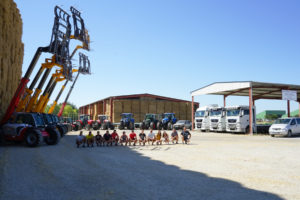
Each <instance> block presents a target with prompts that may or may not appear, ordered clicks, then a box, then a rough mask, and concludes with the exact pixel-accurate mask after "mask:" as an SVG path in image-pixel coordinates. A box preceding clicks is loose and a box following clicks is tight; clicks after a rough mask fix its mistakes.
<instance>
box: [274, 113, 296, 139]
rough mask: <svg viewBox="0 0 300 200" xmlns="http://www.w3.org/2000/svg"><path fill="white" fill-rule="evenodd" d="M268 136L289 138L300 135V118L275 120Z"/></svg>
mask: <svg viewBox="0 0 300 200" xmlns="http://www.w3.org/2000/svg"><path fill="white" fill-rule="evenodd" d="M269 134H270V135H271V136H272V137H274V136H275V135H282V136H288V137H291V136H293V135H296V134H300V118H296V117H290V118H281V119H277V120H276V121H275V123H274V124H272V126H271V127H270V129H269Z"/></svg>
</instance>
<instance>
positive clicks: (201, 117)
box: [195, 104, 218, 131]
mask: <svg viewBox="0 0 300 200" xmlns="http://www.w3.org/2000/svg"><path fill="white" fill-rule="evenodd" d="M214 107H218V105H216V104H213V105H209V106H203V107H200V108H198V109H197V111H196V113H195V128H196V130H201V131H207V130H209V125H210V120H209V111H210V109H211V108H214Z"/></svg>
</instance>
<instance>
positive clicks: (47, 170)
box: [0, 132, 300, 200]
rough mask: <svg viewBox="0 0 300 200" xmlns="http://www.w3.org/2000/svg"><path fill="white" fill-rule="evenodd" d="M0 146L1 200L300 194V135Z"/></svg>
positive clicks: (280, 196)
mask: <svg viewBox="0 0 300 200" xmlns="http://www.w3.org/2000/svg"><path fill="white" fill-rule="evenodd" d="M77 134H78V132H71V133H69V134H68V135H67V136H65V137H64V138H63V139H62V140H61V142H60V143H59V144H58V145H56V146H47V145H42V146H41V147H38V148H28V147H25V146H24V145H12V144H11V145H10V144H8V145H6V146H2V147H0V199H1V200H2V199H5V200H14V199H22V200H27V199H30V200H35V199H36V200H40V199H55V200H60V199H63V200H67V199H72V200H73V199H74V200H76V199H88V200H89V199H95V200H96V199H222V200H226V199H230V200H232V199H243V200H244V199H255V200H260V199H267V200H273V199H274V200H275V199H276V200H277V199H300V190H299V184H300V159H299V153H300V145H299V144H300V137H294V138H271V137H268V136H244V135H231V134H215V133H199V132H193V133H192V136H193V137H192V142H191V144H189V145H183V144H177V145H162V146H156V145H154V146H152V145H146V146H142V147H140V146H135V147H133V146H131V147H120V146H118V147H94V148H79V149H77V148H76V147H75V144H74V141H75V137H76V136H75V135H77Z"/></svg>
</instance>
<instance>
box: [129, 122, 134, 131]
mask: <svg viewBox="0 0 300 200" xmlns="http://www.w3.org/2000/svg"><path fill="white" fill-rule="evenodd" d="M128 128H129V129H130V130H133V129H134V124H133V123H132V122H130V123H129V126H128Z"/></svg>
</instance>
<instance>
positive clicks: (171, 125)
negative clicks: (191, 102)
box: [168, 122, 173, 130]
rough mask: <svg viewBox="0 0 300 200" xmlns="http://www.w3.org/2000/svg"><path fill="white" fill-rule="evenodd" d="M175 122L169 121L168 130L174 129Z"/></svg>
mask: <svg viewBox="0 0 300 200" xmlns="http://www.w3.org/2000/svg"><path fill="white" fill-rule="evenodd" d="M172 128H173V124H172V123H171V122H169V123H168V130H172Z"/></svg>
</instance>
